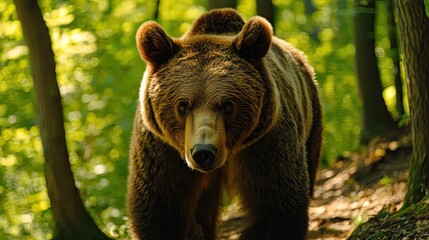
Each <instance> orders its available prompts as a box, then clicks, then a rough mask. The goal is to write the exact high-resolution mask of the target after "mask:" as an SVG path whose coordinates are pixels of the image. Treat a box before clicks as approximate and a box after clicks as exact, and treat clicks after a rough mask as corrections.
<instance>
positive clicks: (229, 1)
mask: <svg viewBox="0 0 429 240" xmlns="http://www.w3.org/2000/svg"><path fill="white" fill-rule="evenodd" d="M215 8H234V9H236V8H237V0H209V10H211V9H215Z"/></svg>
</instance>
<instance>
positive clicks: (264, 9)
mask: <svg viewBox="0 0 429 240" xmlns="http://www.w3.org/2000/svg"><path fill="white" fill-rule="evenodd" d="M256 14H258V15H259V16H261V17H264V18H265V19H267V20H268V22H270V23H271V26H273V30H275V24H276V19H275V15H274V5H273V2H272V1H271V0H256Z"/></svg>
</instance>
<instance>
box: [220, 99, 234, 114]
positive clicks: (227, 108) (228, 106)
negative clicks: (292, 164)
mask: <svg viewBox="0 0 429 240" xmlns="http://www.w3.org/2000/svg"><path fill="white" fill-rule="evenodd" d="M233 110H234V103H233V102H231V101H226V102H224V103H223V104H222V106H221V111H222V112H223V113H224V114H231V113H232V112H233Z"/></svg>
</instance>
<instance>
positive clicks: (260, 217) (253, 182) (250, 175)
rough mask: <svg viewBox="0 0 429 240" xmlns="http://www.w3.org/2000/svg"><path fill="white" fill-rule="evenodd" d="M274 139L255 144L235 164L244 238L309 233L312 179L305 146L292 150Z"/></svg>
mask: <svg viewBox="0 0 429 240" xmlns="http://www.w3.org/2000/svg"><path fill="white" fill-rule="evenodd" d="M263 142H265V143H263ZM272 143H273V141H267V140H265V141H261V142H260V143H257V144H255V146H251V147H250V148H249V149H246V150H244V151H242V152H241V153H239V154H238V155H237V159H236V160H237V161H236V162H235V163H234V164H232V167H233V168H234V169H235V170H234V176H233V181H234V182H233V184H234V185H235V189H236V190H237V191H238V194H239V196H240V199H241V204H242V207H243V209H244V210H245V226H244V230H243V231H242V234H241V236H240V239H242V240H251V239H252V240H258V239H266V240H268V239H270V240H278V239H292V240H294V239H305V236H306V232H307V227H308V206H309V180H308V173H307V168H306V161H305V154H304V151H302V149H303V148H301V149H299V148H297V149H293V150H290V151H291V152H289V153H288V152H287V151H285V147H283V148H278V147H277V146H275V144H272ZM230 176H231V175H230Z"/></svg>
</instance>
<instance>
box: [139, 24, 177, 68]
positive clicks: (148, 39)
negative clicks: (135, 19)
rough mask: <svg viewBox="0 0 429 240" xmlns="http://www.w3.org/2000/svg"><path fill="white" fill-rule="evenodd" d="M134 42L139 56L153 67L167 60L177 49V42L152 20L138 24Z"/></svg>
mask: <svg viewBox="0 0 429 240" xmlns="http://www.w3.org/2000/svg"><path fill="white" fill-rule="evenodd" d="M136 43H137V48H138V50H139V53H140V56H141V58H142V59H143V60H144V61H146V62H147V63H148V64H150V65H152V66H154V67H158V66H159V65H161V64H163V63H165V62H166V61H168V60H169V59H170V58H171V57H172V56H173V55H174V54H175V53H176V52H177V51H178V49H179V46H178V45H177V43H176V42H174V40H173V39H172V38H171V37H170V36H168V35H167V33H166V32H165V31H164V29H162V27H161V26H160V25H159V24H158V23H156V22H154V21H148V22H145V23H143V24H142V25H141V26H140V28H139V29H138V30H137V35H136Z"/></svg>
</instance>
